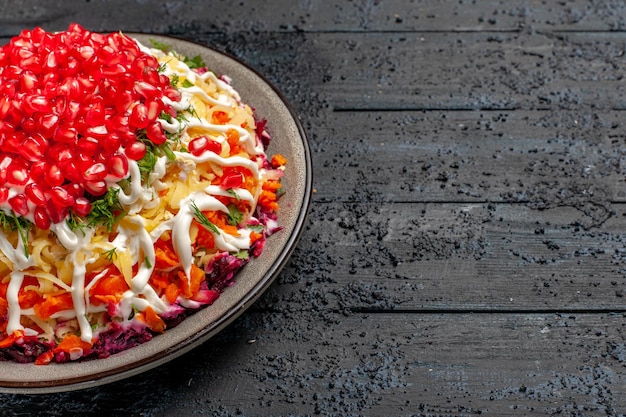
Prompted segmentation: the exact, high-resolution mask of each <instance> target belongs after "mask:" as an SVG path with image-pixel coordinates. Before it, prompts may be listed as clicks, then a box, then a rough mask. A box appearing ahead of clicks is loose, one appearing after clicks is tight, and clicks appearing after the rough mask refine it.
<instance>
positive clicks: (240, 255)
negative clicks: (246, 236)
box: [235, 250, 250, 259]
mask: <svg viewBox="0 0 626 417" xmlns="http://www.w3.org/2000/svg"><path fill="white" fill-rule="evenodd" d="M235 257H236V258H239V259H248V258H250V254H249V253H248V251H247V250H240V251H239V252H237V253H235Z"/></svg>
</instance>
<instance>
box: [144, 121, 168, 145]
mask: <svg viewBox="0 0 626 417" xmlns="http://www.w3.org/2000/svg"><path fill="white" fill-rule="evenodd" d="M146 135H147V136H148V139H150V140H151V141H152V143H154V144H155V145H161V144H163V143H165V141H166V140H167V137H166V136H165V132H164V131H163V126H162V125H161V123H160V122H159V121H154V122H152V123H150V124H149V125H148V127H147V128H146Z"/></svg>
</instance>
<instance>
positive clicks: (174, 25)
mask: <svg viewBox="0 0 626 417" xmlns="http://www.w3.org/2000/svg"><path fill="white" fill-rule="evenodd" d="M625 12H626V10H625V6H624V5H623V4H621V3H611V4H610V6H609V5H605V4H604V3H603V2H594V1H584V0H575V1H567V2H534V3H529V2H528V1H523V0H514V1H507V2H502V1H497V0H480V1H468V0H464V1H459V2H453V3H448V2H441V1H440V0H426V1H410V2H407V1H403V0H392V1H385V2H377V1H372V0H359V1H351V2H343V1H337V0H336V1H329V2H310V1H304V0H300V1H290V0H274V1H273V2H272V4H271V5H266V4H259V3H256V2H231V1H224V0H221V1H211V2H187V1H183V0H174V1H168V2H162V1H157V0H134V1H125V0H91V1H88V2H81V3H79V2H54V3H51V2H41V1H37V0H24V1H20V2H19V3H15V2H7V1H4V2H3V15H2V18H1V19H0V35H3V36H6V35H15V34H17V33H18V32H19V31H20V30H22V29H23V28H28V27H33V26H36V25H40V26H44V27H46V28H47V29H50V30H61V29H63V28H65V27H67V25H68V24H69V23H70V22H79V23H81V24H83V25H85V26H86V27H89V28H90V29H92V30H99V31H117V30H120V29H123V30H127V31H128V30H132V31H145V32H151V33H179V34H184V33H204V32H218V31H222V32H223V31H231V32H232V31H281V32H294V31H306V32H319V31H330V32H336V31H459V32H467V31H519V30H521V29H524V28H532V29H533V30H561V31H567V30H579V31H580V30H592V31H610V30H621V29H623V28H624V27H625V26H626V23H625V20H624V16H625Z"/></svg>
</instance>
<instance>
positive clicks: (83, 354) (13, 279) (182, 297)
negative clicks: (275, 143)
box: [0, 24, 287, 364]
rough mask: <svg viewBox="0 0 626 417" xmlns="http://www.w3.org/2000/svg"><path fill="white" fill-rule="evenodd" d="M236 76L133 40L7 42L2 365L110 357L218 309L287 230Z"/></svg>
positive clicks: (264, 138) (274, 174) (91, 37)
mask: <svg viewBox="0 0 626 417" xmlns="http://www.w3.org/2000/svg"><path fill="white" fill-rule="evenodd" d="M268 144H269V136H268V135H267V133H266V131H265V121H262V120H256V118H255V115H254V112H253V109H252V108H251V107H250V106H248V105H246V104H245V103H244V101H242V99H241V98H240V97H239V94H238V93H237V91H236V90H235V89H234V88H233V87H232V86H231V84H230V80H229V78H228V77H227V76H224V75H219V74H216V73H214V72H213V71H212V70H211V69H210V65H209V66H207V64H205V63H204V62H203V61H202V58H201V57H199V56H196V57H186V56H183V55H180V54H178V53H177V52H176V51H173V50H171V48H170V47H169V46H168V45H164V44H161V43H159V42H156V41H153V42H152V45H142V44H140V43H139V42H137V41H136V40H134V39H132V38H131V37H129V36H127V35H125V34H123V33H111V34H99V33H94V32H90V31H88V30H86V29H85V28H83V27H82V26H80V25H78V24H72V25H70V26H69V28H68V29H67V30H66V31H63V32H55V33H50V32H46V31H45V30H43V29H41V28H35V29H33V30H24V31H23V32H22V33H21V34H20V35H19V36H16V37H14V38H13V39H11V40H10V42H9V43H8V44H6V45H4V46H3V47H2V48H1V49H0V360H14V361H17V362H35V363H37V364H47V363H50V362H67V361H75V360H83V359H95V358H103V357H107V356H109V355H111V354H113V353H117V352H120V351H122V350H125V349H128V348H130V347H133V346H136V345H138V344H140V343H143V342H146V341H148V340H150V339H151V338H152V337H153V336H154V335H155V334H159V333H163V332H166V331H167V330H168V329H169V328H171V327H173V326H175V325H177V324H178V323H180V321H181V320H184V319H185V318H186V317H187V316H189V315H190V314H191V313H193V312H195V311H197V310H198V309H200V308H203V307H206V306H208V305H210V304H212V303H213V302H214V301H215V300H216V299H217V298H218V297H219V296H220V293H221V292H222V291H223V290H224V288H226V287H227V286H229V285H231V284H232V283H233V282H234V276H235V275H236V273H237V271H238V270H240V268H241V267H242V266H243V265H245V264H246V263H247V262H248V261H249V260H250V259H251V258H254V257H256V256H258V255H259V254H260V253H261V251H262V250H263V246H264V244H265V240H266V238H267V237H268V236H270V235H271V234H272V233H274V232H276V231H277V230H279V229H280V227H279V226H278V222H277V210H278V200H279V197H280V195H281V194H282V192H283V191H282V185H281V178H282V176H283V171H284V167H285V164H286V163H287V161H286V160H285V158H284V157H282V156H281V155H274V156H273V157H271V158H270V157H269V156H268V155H267V154H266V153H265V149H266V147H267V145H268Z"/></svg>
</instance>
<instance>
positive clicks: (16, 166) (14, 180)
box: [7, 161, 30, 185]
mask: <svg viewBox="0 0 626 417" xmlns="http://www.w3.org/2000/svg"><path fill="white" fill-rule="evenodd" d="M29 179H30V175H29V173H28V168H26V166H25V165H24V164H23V163H21V162H18V161H13V162H11V164H10V165H9V167H8V168H7V183H9V184H12V185H24V184H26V183H27V182H28V180H29Z"/></svg>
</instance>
